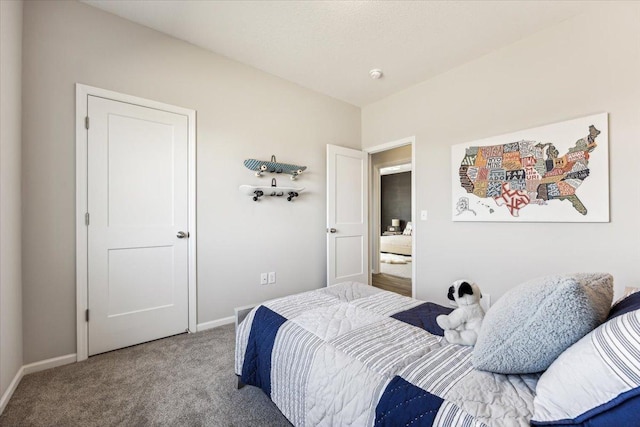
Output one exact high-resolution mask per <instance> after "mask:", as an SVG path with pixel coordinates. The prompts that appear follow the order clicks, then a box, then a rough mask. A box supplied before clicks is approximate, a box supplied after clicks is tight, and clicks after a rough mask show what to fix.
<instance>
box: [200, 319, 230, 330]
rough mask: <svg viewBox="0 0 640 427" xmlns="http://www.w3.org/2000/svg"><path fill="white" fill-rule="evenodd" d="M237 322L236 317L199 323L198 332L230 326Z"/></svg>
mask: <svg viewBox="0 0 640 427" xmlns="http://www.w3.org/2000/svg"><path fill="white" fill-rule="evenodd" d="M235 321H236V317H235V316H229V317H223V318H222V319H217V320H212V321H210V322H204V323H198V326H197V327H196V328H197V329H196V331H198V332H200V331H206V330H207V329H213V328H217V327H218V326H222V325H228V324H229V323H233V322H235Z"/></svg>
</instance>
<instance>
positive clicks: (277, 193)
mask: <svg viewBox="0 0 640 427" xmlns="http://www.w3.org/2000/svg"><path fill="white" fill-rule="evenodd" d="M238 189H239V190H240V191H241V192H243V193H244V194H248V195H249V196H251V197H252V199H253V201H254V202H257V201H258V200H260V198H261V197H263V196H273V197H286V198H287V201H289V202H290V201H292V200H293V199H294V198H296V197H298V195H299V194H300V193H302V192H303V191H304V187H280V186H278V184H277V183H276V179H275V178H273V179H272V180H271V186H265V185H241V186H240V187H239V188H238Z"/></svg>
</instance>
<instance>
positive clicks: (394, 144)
mask: <svg viewBox="0 0 640 427" xmlns="http://www.w3.org/2000/svg"><path fill="white" fill-rule="evenodd" d="M405 145H411V222H412V226H413V232H412V238H411V258H412V261H411V296H412V297H413V298H415V297H416V282H417V280H416V270H417V268H416V260H417V256H416V247H417V244H416V240H417V239H416V237H417V229H418V227H417V225H418V224H417V222H418V221H417V218H418V217H417V216H416V212H417V210H416V137H415V136H408V137H406V138H401V139H397V140H395V141H390V142H387V143H384V144H380V145H376V146H373V147H369V148H364V149H363V150H362V151H364V152H365V153H367V155H368V167H367V169H368V174H369V177H371V173H372V165H371V155H372V154H375V153H379V152H381V151H387V150H391V149H393V148H398V147H402V146H405ZM402 163H405V162H402ZM370 181H373V180H370ZM372 189H373V184H372V183H371V182H370V184H369V188H368V191H369V194H370V195H371V192H372ZM373 199H374V197H369V218H370V219H371V216H372V215H374V213H375V212H377V211H376V209H379V207H378V208H376V207H375V206H372V203H373ZM377 215H378V216H379V215H380V214H379V213H377ZM374 227H375V221H369V235H370V236H371V237H373V236H374V233H378V234H379V230H374ZM371 240H372V239H369V241H371ZM374 250H378V245H377V244H376V245H374V244H369V262H370V263H371V265H373V260H375V258H376V257H375V255H374ZM371 270H372V269H371V268H369V284H371Z"/></svg>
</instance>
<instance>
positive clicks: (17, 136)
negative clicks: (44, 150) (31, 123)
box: [0, 1, 22, 412]
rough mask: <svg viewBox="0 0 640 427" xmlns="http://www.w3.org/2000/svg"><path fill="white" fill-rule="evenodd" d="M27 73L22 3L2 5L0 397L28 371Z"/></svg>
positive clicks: (14, 2)
mask: <svg viewBox="0 0 640 427" xmlns="http://www.w3.org/2000/svg"><path fill="white" fill-rule="evenodd" d="M21 70H22V2H21V1H0V93H1V94H2V96H0V396H3V395H4V394H5V392H6V391H7V389H8V388H9V385H10V383H11V381H12V380H13V378H14V377H15V375H16V373H17V372H18V370H19V369H20V368H21V367H22V278H21V271H22V266H21V258H22V256H21V243H20V231H21V220H20V217H21V213H20V210H21V201H20V200H21V195H20V150H21V148H20V143H21V120H22V115H21V112H22V103H21V93H20V92H21V88H22V83H21ZM0 412H2V409H1V408H0Z"/></svg>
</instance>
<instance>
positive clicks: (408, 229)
mask: <svg viewBox="0 0 640 427" xmlns="http://www.w3.org/2000/svg"><path fill="white" fill-rule="evenodd" d="M412 231H413V225H411V222H408V223H407V226H406V227H405V228H404V231H403V232H402V235H404V236H411V232H412Z"/></svg>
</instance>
